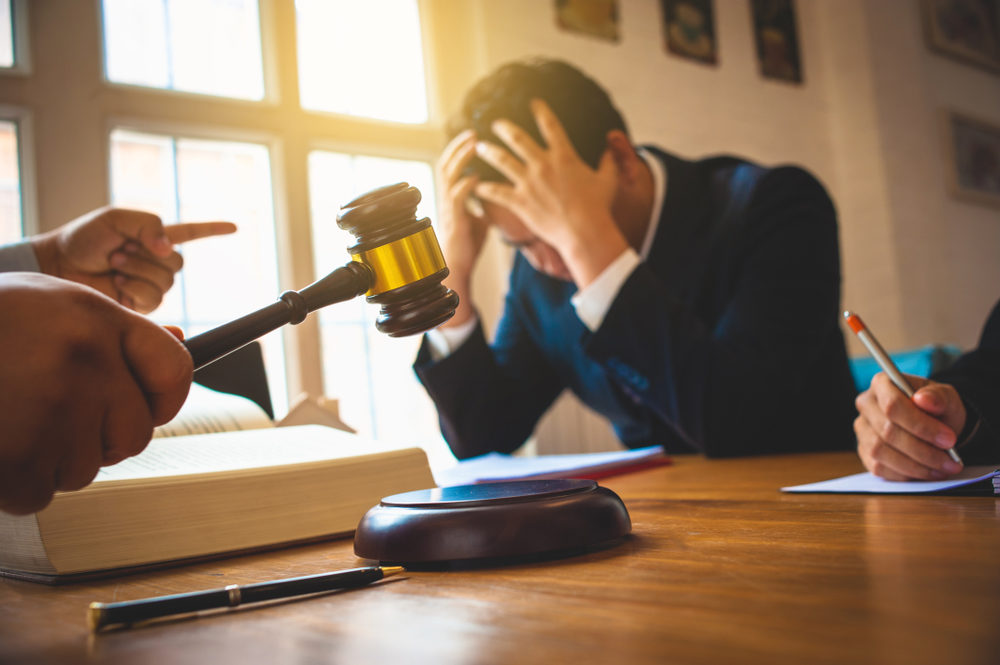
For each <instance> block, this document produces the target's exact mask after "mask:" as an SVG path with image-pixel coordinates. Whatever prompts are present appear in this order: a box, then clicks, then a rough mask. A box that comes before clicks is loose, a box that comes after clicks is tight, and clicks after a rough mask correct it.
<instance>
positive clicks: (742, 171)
mask: <svg viewBox="0 0 1000 665" xmlns="http://www.w3.org/2000/svg"><path fill="white" fill-rule="evenodd" d="M456 130H457V131H456V132H455V136H454V138H453V140H452V141H451V142H450V143H449V145H448V147H447V148H446V149H445V151H444V153H443V154H442V156H441V158H440V161H439V164H438V173H437V176H438V186H439V189H440V193H439V198H438V201H439V205H440V206H441V219H440V222H441V227H440V236H441V244H442V250H443V251H444V254H445V258H446V260H447V262H448V266H449V268H450V270H451V276H450V277H449V280H448V285H449V286H450V287H451V288H452V289H454V290H455V291H456V292H458V294H459V296H460V298H461V299H462V300H461V304H460V306H459V309H458V311H457V312H456V315H455V317H454V318H453V319H452V320H451V321H449V322H447V323H446V324H444V326H442V327H441V328H439V329H437V330H436V331H431V332H430V333H428V334H427V336H426V338H425V341H424V344H423V346H422V347H421V350H420V353H419V355H418V357H417V361H416V365H415V368H416V371H417V373H418V375H419V377H420V379H421V381H422V382H423V383H424V385H425V387H426V388H427V391H428V393H429V394H430V395H431V397H432V398H433V400H434V401H435V403H436V405H437V407H438V412H439V416H440V421H441V426H442V431H443V433H444V435H445V438H446V439H447V440H448V443H449V445H450V446H451V448H452V451H453V452H454V453H455V454H456V456H458V457H459V458H467V457H470V456H474V455H478V454H482V453H485V452H488V451H491V450H495V451H501V452H510V451H512V450H514V449H516V448H517V447H518V446H520V445H521V444H522V443H523V442H524V440H525V439H526V438H527V437H529V436H530V435H531V433H532V431H533V429H534V427H535V425H536V423H537V421H538V420H539V418H540V417H541V416H542V414H543V413H544V412H545V410H546V409H547V408H548V407H549V405H550V404H551V403H552V402H553V401H554V400H555V399H556V397H557V396H558V395H559V394H560V393H561V392H562V391H563V390H565V389H569V390H572V391H573V392H574V393H575V394H576V395H577V396H578V397H579V398H580V399H581V400H582V401H583V402H584V403H585V404H587V405H589V406H590V407H591V408H593V409H594V410H595V411H597V412H599V413H601V414H603V415H604V416H605V417H607V418H608V419H609V420H610V422H611V424H612V425H613V427H614V429H615V431H616V433H617V435H618V437H619V438H620V439H621V441H622V442H623V443H624V444H625V445H626V446H629V447H638V446H644V445H652V444H663V445H665V446H666V448H667V450H668V451H672V452H702V453H705V454H707V455H709V456H734V455H748V454H755V453H765V452H786V451H797V450H819V449H830V448H848V447H850V446H851V445H852V443H853V437H852V436H851V421H852V419H853V418H854V415H855V412H854V408H853V405H852V400H853V397H854V390H853V383H852V380H851V376H850V372H849V369H848V365H847V358H846V353H845V350H844V343H843V336H842V334H841V331H840V328H839V323H838V322H839V310H840V306H839V305H840V303H839V297H840V260H839V249H838V238H837V221H836V213H835V211H834V207H833V204H832V203H831V201H830V199H829V197H828V196H827V194H826V192H825V191H824V189H823V187H822V186H821V185H820V184H819V183H818V182H817V181H816V180H815V178H813V177H812V176H810V175H809V174H808V173H806V172H805V171H803V170H802V169H799V168H795V167H780V168H773V169H771V168H765V167H762V166H758V165H756V164H753V163H751V162H748V161H745V160H742V159H738V158H735V157H730V156H720V157H713V158H710V159H704V160H700V161H688V160H684V159H681V158H679V157H677V156H674V155H671V154H669V153H667V152H664V151H662V150H660V149H659V148H656V147H653V146H643V147H636V146H635V145H633V143H632V141H631V139H630V137H629V134H628V131H627V128H626V126H625V122H624V120H623V119H622V117H621V115H620V114H619V113H618V111H617V109H616V108H615V107H614V105H613V103H612V101H611V99H610V97H609V96H608V94H607V93H606V92H605V91H604V90H603V89H602V88H601V87H600V86H599V85H598V84H597V83H595V82H594V81H592V80H591V79H590V78H588V77H587V76H586V75H584V74H583V73H582V72H580V71H579V70H577V69H575V68H573V67H572V66H570V65H568V64H566V63H563V62H559V61H551V60H533V61H527V62H516V63H511V64H508V65H505V66H503V67H500V68H499V69H498V70H496V71H495V72H494V73H492V74H490V75H489V76H487V77H486V78H485V79H483V80H482V81H480V82H479V83H478V84H477V85H476V86H474V87H473V88H472V90H471V91H470V92H469V93H468V94H467V96H466V98H465V102H464V105H463V108H462V109H461V112H460V113H459V115H458V116H457V127H456ZM489 226H493V227H495V228H496V229H497V230H498V231H499V232H500V234H501V236H502V237H503V239H504V241H505V242H507V243H508V244H510V245H511V246H513V247H514V248H516V249H517V250H518V251H517V255H516V257H515V259H514V265H513V268H512V270H511V276H510V285H509V290H508V293H507V296H506V300H505V306H504V311H503V315H502V318H501V320H500V323H499V326H498V328H497V331H496V336H495V339H494V341H493V342H492V344H487V341H486V338H485V336H484V333H483V330H482V328H481V326H480V325H479V321H478V317H477V316H476V312H475V309H474V307H473V306H472V303H471V301H470V298H469V295H470V289H469V281H470V276H471V273H472V269H473V267H474V265H475V262H476V258H477V257H478V255H479V252H480V251H481V249H482V245H483V240H484V237H485V232H486V229H487V228H488V227H489Z"/></svg>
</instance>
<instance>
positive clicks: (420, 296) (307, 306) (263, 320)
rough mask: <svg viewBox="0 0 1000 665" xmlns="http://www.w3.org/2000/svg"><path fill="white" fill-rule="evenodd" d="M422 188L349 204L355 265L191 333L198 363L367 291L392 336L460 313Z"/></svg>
mask: <svg viewBox="0 0 1000 665" xmlns="http://www.w3.org/2000/svg"><path fill="white" fill-rule="evenodd" d="M418 203H420V191H419V190H418V189H417V188H416V187H411V186H410V185H408V184H407V183H405V182H401V183H397V184H395V185H388V186H386V187H380V188H378V189H375V190H372V191H370V192H368V193H367V194H362V195H361V196H359V197H358V198H356V199H354V200H353V201H351V202H350V203H348V204H346V205H344V206H343V207H342V208H341V209H340V210H341V211H340V214H339V215H337V225H338V226H340V228H342V229H344V230H346V231H349V232H350V233H351V234H352V235H354V237H355V241H356V242H355V243H354V244H353V245H352V246H350V247H348V248H347V251H348V252H349V253H350V255H351V258H352V260H351V262H350V263H348V264H347V265H345V266H342V267H340V268H337V269H336V270H334V271H333V272H331V273H330V274H329V275H327V276H326V277H323V278H322V279H320V280H317V281H316V282H313V283H312V284H310V285H309V286H307V287H305V288H304V289H302V290H301V291H285V292H284V293H282V294H281V295H280V296H279V297H278V300H277V301H276V302H274V303H271V304H270V305H268V306H267V307H263V308H261V309H259V310H257V311H256V312H251V313H250V314H247V315H245V316H242V317H240V318H238V319H235V320H233V321H230V322H229V323H225V324H223V325H221V326H219V327H218V328H213V329H212V330H209V331H207V332H203V333H201V334H200V335H195V336H193V337H190V338H188V339H187V340H186V341H185V342H184V344H185V346H187V349H188V351H189V352H190V353H191V357H192V358H193V359H194V368H195V369H198V368H199V367H204V366H205V365H207V364H209V363H211V362H214V361H216V360H218V359H219V358H221V357H222V356H224V355H226V354H228V353H232V352H233V351H235V350H236V349H239V348H240V347H243V346H245V345H247V344H249V343H250V342H252V341H253V340H255V339H257V338H258V337H260V336H261V335H264V334H265V333H269V332H271V331H272V330H275V329H277V328H279V327H281V326H283V325H285V324H286V323H292V324H295V323H301V322H302V321H304V320H305V318H306V316H307V315H308V314H309V313H310V312H314V311H316V310H317V309H320V308H322V307H326V306H327V305H332V304H334V303H338V302H344V301H345V300H350V299H352V298H354V297H356V296H359V295H361V294H366V299H367V301H368V302H370V303H374V304H377V305H379V306H380V310H379V315H378V318H377V319H376V322H375V327H376V328H377V329H378V330H379V331H380V332H383V333H386V334H387V335H389V336H390V337H402V336H405V335H413V334H416V333H420V332H424V331H425V330H429V329H431V328H434V327H435V326H437V325H439V324H441V323H444V322H445V321H447V320H448V319H450V318H451V317H452V316H453V315H454V314H455V308H456V307H458V294H457V293H455V292H454V291H452V290H451V289H449V288H447V287H445V286H444V285H443V284H442V283H441V282H442V280H444V278H445V277H447V276H448V266H447V265H445V261H444V256H443V255H442V254H441V247H440V245H438V241H437V236H436V235H435V234H434V229H433V227H431V221H430V219H428V218H427V217H424V218H422V219H417V216H416V211H417V204H418Z"/></svg>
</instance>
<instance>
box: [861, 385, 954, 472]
mask: <svg viewBox="0 0 1000 665" xmlns="http://www.w3.org/2000/svg"><path fill="white" fill-rule="evenodd" d="M906 378H907V379H908V380H909V382H910V385H911V386H913V388H914V389H916V393H915V394H914V395H913V399H912V400H911V399H910V398H909V397H907V396H906V395H904V394H903V393H902V392H901V391H900V390H899V388H897V387H896V386H895V385H893V383H892V381H891V380H890V379H889V377H888V376H886V375H885V374H884V373H879V374H877V375H875V378H874V379H873V380H872V383H871V386H870V387H869V388H868V390H866V391H864V392H863V393H861V394H860V395H858V398H857V400H856V402H855V404H856V405H857V407H858V413H859V415H858V417H857V419H856V420H855V421H854V432H855V434H856V435H857V438H858V456H859V457H860V458H861V461H862V462H863V463H864V465H865V468H867V469H868V470H869V471H870V472H872V473H873V474H875V475H876V476H881V477H882V478H885V479H886V480H940V479H942V478H946V477H948V476H951V475H953V474H955V473H957V472H958V471H960V470H961V469H962V465H961V464H958V463H957V462H955V461H953V460H952V459H951V458H950V457H949V456H948V454H947V453H946V452H945V451H946V450H947V449H948V448H951V447H952V446H954V445H955V442H956V440H957V435H958V433H959V432H961V431H962V428H963V427H964V426H965V419H966V411H965V405H964V404H963V403H962V398H961V397H959V395H958V392H957V391H956V390H955V389H954V388H953V387H952V386H950V385H948V384H945V383H935V382H933V381H928V380H927V379H923V378H920V377H917V376H910V375H907V377H906Z"/></svg>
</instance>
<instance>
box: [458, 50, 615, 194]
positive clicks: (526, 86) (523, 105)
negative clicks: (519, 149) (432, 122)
mask: <svg viewBox="0 0 1000 665" xmlns="http://www.w3.org/2000/svg"><path fill="white" fill-rule="evenodd" d="M532 99H541V100H543V101H544V102H546V103H547V104H548V105H549V108H551V109H552V111H553V112H554V113H555V114H556V117H558V118H559V121H560V122H561V123H562V126H563V128H564V129H565V130H566V134H567V135H568V136H569V139H570V141H571V142H572V143H573V147H574V148H575V149H576V152H577V154H579V155H580V158H581V159H582V160H583V161H584V162H586V163H587V164H589V165H590V166H591V168H595V169H596V168H597V165H598V163H599V162H600V160H601V155H603V154H604V151H605V149H606V148H607V135H608V132H609V131H611V130H613V129H619V130H621V131H622V132H624V133H625V134H626V136H627V135H628V130H627V129H626V127H625V120H624V119H623V118H622V116H621V114H620V113H619V112H618V109H616V108H615V106H614V104H613V103H612V101H611V97H610V96H609V95H608V93H607V91H605V90H604V88H602V87H601V86H600V85H598V84H597V82H596V81H594V80H593V79H591V78H590V77H588V76H587V75H586V74H584V73H583V72H581V71H580V70H579V69H577V68H576V67H573V66H572V65H570V64H568V63H566V62H562V61H560V60H548V59H544V58H534V59H531V60H524V61H518V62H511V63H508V64H505V65H502V66H501V67H499V68H498V69H497V70H495V71H494V72H493V73H492V74H489V75H488V76H486V77H485V78H483V79H481V80H480V81H479V82H478V83H476V84H475V85H474V86H473V87H472V89H471V90H469V91H468V92H467V93H466V95H465V99H464V101H463V103H462V107H461V109H459V111H458V113H457V114H455V115H454V116H453V117H452V119H451V121H450V122H449V126H448V133H449V136H455V135H457V134H458V133H459V132H461V131H463V130H465V129H469V128H471V129H473V130H475V132H476V135H477V136H478V137H479V139H480V140H485V141H493V142H495V143H498V144H500V145H503V141H501V140H500V139H499V138H498V137H497V136H496V135H495V134H494V133H493V130H492V129H491V127H490V125H492V123H493V121H495V120H497V119H499V118H505V119H507V120H509V121H511V122H513V123H514V124H515V125H517V126H519V127H521V128H522V129H523V130H525V131H526V132H527V133H528V134H530V135H531V137H532V138H533V139H534V140H535V141H536V142H537V143H538V144H539V145H542V146H544V145H545V141H544V140H543V139H542V136H541V134H540V133H539V131H538V127H537V126H536V124H535V119H534V116H533V115H532V113H531V100H532ZM466 171H467V172H469V173H472V174H476V175H478V176H479V177H480V179H481V180H486V181H501V182H502V181H506V178H504V176H502V175H501V174H500V173H499V172H497V171H496V170H495V169H494V168H493V167H492V166H490V165H489V164H487V163H486V162H484V161H482V160H480V159H479V158H478V157H475V158H473V160H472V161H471V162H470V164H469V167H468V168H467V169H466Z"/></svg>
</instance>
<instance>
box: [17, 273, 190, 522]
mask: <svg viewBox="0 0 1000 665" xmlns="http://www.w3.org/2000/svg"><path fill="white" fill-rule="evenodd" d="M0 308H2V309H3V312H4V315H3V317H0V353H2V354H3V358H2V361H0V391H2V398H0V402H2V404H3V409H2V410H0V431H2V432H3V437H2V439H0V510H4V511H7V512H11V513H18V514H25V513H30V512H35V511H38V510H41V509H42V508H44V507H45V506H46V505H47V504H48V503H49V501H50V500H51V499H52V495H53V493H54V492H55V491H56V490H75V489H79V488H81V487H84V486H85V485H87V484H88V483H90V481H91V480H93V478H94V475H95V474H96V473H97V470H98V468H99V467H101V466H104V465H108V464H114V463H115V462H118V461H120V460H122V459H124V458H126V457H129V456H131V455H135V454H136V453H138V452H139V451H141V450H142V449H143V448H144V447H145V446H146V444H147V443H148V442H149V440H150V437H151V436H152V430H153V427H154V426H156V425H161V424H163V423H165V422H167V421H168V420H169V419H170V418H172V417H173V416H174V415H175V414H176V413H177V411H178V410H179V409H180V407H181V405H182V404H183V403H184V400H185V398H186V397H187V392H188V389H189V388H190V385H191V378H192V361H191V356H190V355H189V354H188V352H187V350H186V349H185V348H184V346H183V345H182V344H181V343H180V341H179V340H178V337H179V336H178V335H177V334H176V333H175V332H171V331H169V330H167V329H165V328H162V327H160V326H158V325H156V324H154V323H152V322H151V321H149V320H148V319H146V318H145V317H144V316H141V315H139V314H136V313H134V312H132V311H130V310H128V309H126V308H124V307H122V306H120V305H119V304H117V303H116V302H114V301H113V300H111V299H109V298H107V297H105V296H103V295H101V294H100V293H97V292H96V291H94V290H92V289H90V288H87V287H84V286H80V285H77V284H74V283H72V282H68V281H65V280H61V279H57V278H53V277H49V276H47V275H40V274H35V273H4V274H2V275H0Z"/></svg>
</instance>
